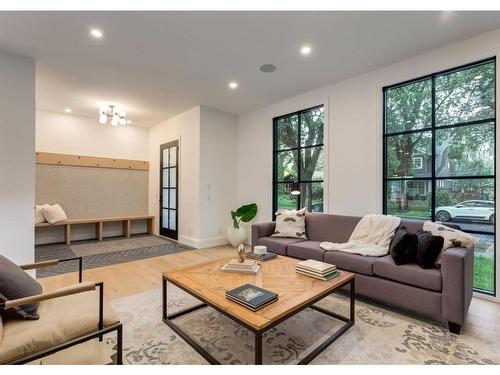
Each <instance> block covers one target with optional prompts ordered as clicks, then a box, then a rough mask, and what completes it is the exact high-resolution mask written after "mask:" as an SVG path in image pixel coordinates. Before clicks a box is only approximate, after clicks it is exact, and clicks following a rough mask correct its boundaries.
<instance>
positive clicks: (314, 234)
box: [306, 212, 361, 243]
mask: <svg viewBox="0 0 500 375" xmlns="http://www.w3.org/2000/svg"><path fill="white" fill-rule="evenodd" d="M360 220H361V218H360V217H357V216H341V215H331V214H324V213H316V212H315V213H310V212H307V213H306V233H307V238H308V239H310V240H311V241H320V242H322V241H330V242H339V243H342V242H347V241H348V240H349V237H350V236H351V233H352V231H353V230H354V228H355V227H356V224H358V222H359V221H360Z"/></svg>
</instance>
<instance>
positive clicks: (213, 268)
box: [162, 256, 354, 364]
mask: <svg viewBox="0 0 500 375" xmlns="http://www.w3.org/2000/svg"><path fill="white" fill-rule="evenodd" d="M226 261H227V259H224V260H218V261H211V262H208V263H204V264H201V265H198V266H195V267H188V268H183V269H177V270H174V271H169V272H164V273H163V282H162V285H163V312H162V315H163V321H164V322H165V323H166V324H167V325H168V326H169V327H170V328H172V330H174V331H175V332H176V333H177V334H178V335H179V336H180V337H182V338H183V339H184V340H185V341H186V342H187V343H188V344H189V345H191V346H192V347H193V349H194V350H196V351H197V352H198V353H199V354H200V355H202V356H203V357H204V358H205V359H206V360H207V361H208V362H209V363H211V364H220V362H219V361H217V360H216V359H215V358H214V357H213V356H212V355H211V354H210V353H209V352H208V351H207V350H205V348H203V347H201V346H200V345H199V344H198V343H197V342H196V341H195V340H194V339H192V338H191V337H190V336H189V334H188V333H187V332H186V331H184V330H183V329H181V328H180V327H179V326H178V325H177V324H175V323H174V320H175V318H178V317H180V316H182V315H185V314H188V313H190V312H193V311H195V310H198V309H200V308H204V307H208V306H210V307H212V308H213V309H215V310H217V311H219V312H220V313H221V314H224V315H226V316H227V317H228V318H231V319H232V320H234V321H235V322H237V323H239V324H240V325H242V326H243V327H245V328H247V329H249V330H250V331H252V332H253V333H254V334H255V364H262V334H263V333H264V332H266V331H267V330H269V329H271V328H272V327H274V326H275V325H277V324H279V323H281V322H283V321H284V320H286V319H288V318H290V317H291V316H293V315H295V314H297V313H298V312H300V311H302V310H304V309H306V308H311V309H314V310H316V311H319V312H321V313H323V314H326V315H328V316H330V317H333V318H336V319H339V320H342V321H344V322H345V324H343V325H342V326H341V328H339V329H338V330H337V331H335V332H334V333H333V334H332V335H330V336H329V337H328V338H327V339H326V340H325V341H324V342H322V343H321V344H320V345H319V346H317V347H316V348H315V349H314V350H312V351H311V352H310V353H309V354H308V355H307V356H306V357H305V358H303V359H302V360H301V361H300V362H299V364H307V363H309V362H311V361H312V360H313V359H314V358H315V357H316V356H318V355H319V354H320V353H321V352H322V351H323V350H325V349H326V348H327V347H328V346H329V345H330V344H332V343H333V342H334V341H335V340H336V339H337V338H339V337H340V336H341V335H342V334H343V333H344V332H346V331H347V330H348V329H349V328H350V327H351V326H353V325H354V274H352V273H350V272H345V271H340V275H339V276H337V277H335V278H333V279H332V280H330V281H322V280H318V279H314V278H312V277H308V276H303V275H300V274H298V273H296V272H295V264H296V263H297V262H299V261H300V260H297V259H293V258H289V257H285V256H278V258H276V259H273V260H270V261H267V262H262V263H261V269H260V271H259V272H258V273H257V274H256V275H247V274H239V273H229V272H223V271H221V270H220V268H221V267H222V265H223V264H224V263H225V262H226ZM167 282H170V283H172V284H174V285H175V286H177V287H179V288H180V289H182V290H184V291H185V292H187V293H189V294H191V295H192V296H194V297H196V298H197V299H199V300H200V301H201V302H202V303H201V304H199V305H196V306H193V307H190V308H187V309H184V310H182V311H179V312H176V313H173V314H170V315H169V314H168V312H167V299H168V296H167ZM243 284H253V285H256V286H258V287H261V288H264V289H267V290H270V291H272V292H275V293H278V298H279V300H278V301H277V302H274V303H272V304H270V305H268V306H266V307H264V308H262V309H261V310H258V311H256V312H253V311H251V310H249V309H246V308H245V307H243V306H240V305H238V304H237V303H235V302H232V301H230V300H228V299H226V296H225V293H226V291H227V290H231V289H234V288H236V287H238V286H241V285H243ZM347 284H350V316H349V317H344V316H341V315H338V314H336V313H335V312H332V311H329V310H326V309H324V308H322V307H319V306H315V305H314V304H315V303H316V302H318V301H320V300H321V299H323V298H325V297H326V296H328V295H330V294H331V293H333V292H335V291H337V290H339V289H340V288H342V287H343V286H345V285H347Z"/></svg>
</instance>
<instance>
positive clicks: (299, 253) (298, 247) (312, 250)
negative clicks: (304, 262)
mask: <svg viewBox="0 0 500 375" xmlns="http://www.w3.org/2000/svg"><path fill="white" fill-rule="evenodd" d="M320 243H321V242H320V241H304V242H297V243H291V244H289V245H288V246H287V250H286V255H288V256H291V257H294V258H299V259H315V260H319V261H321V262H322V261H323V254H324V253H325V250H323V249H322V248H321V247H319V244H320Z"/></svg>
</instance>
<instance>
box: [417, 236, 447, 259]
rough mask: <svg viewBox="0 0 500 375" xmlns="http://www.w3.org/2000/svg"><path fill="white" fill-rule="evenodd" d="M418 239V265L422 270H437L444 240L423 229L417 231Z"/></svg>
mask: <svg viewBox="0 0 500 375" xmlns="http://www.w3.org/2000/svg"><path fill="white" fill-rule="evenodd" d="M417 238H418V242H417V254H416V263H417V264H418V265H419V266H420V267H422V268H435V266H436V265H435V263H436V260H437V258H438V257H439V254H440V253H441V249H442V248H443V243H444V238H443V237H441V236H434V235H433V234H432V233H431V232H428V231H425V230H422V229H419V230H418V231H417Z"/></svg>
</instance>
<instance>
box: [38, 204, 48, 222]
mask: <svg viewBox="0 0 500 375" xmlns="http://www.w3.org/2000/svg"><path fill="white" fill-rule="evenodd" d="M44 207H50V205H49V204H42V205H36V206H35V224H41V223H46V222H47V219H46V218H45V216H44V215H43V212H42V208H44Z"/></svg>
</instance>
